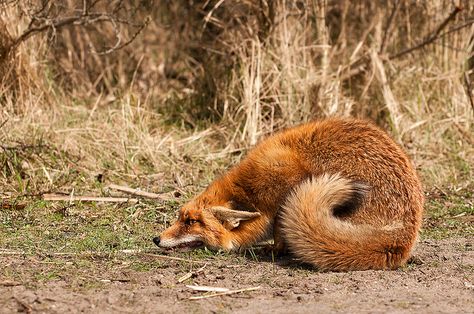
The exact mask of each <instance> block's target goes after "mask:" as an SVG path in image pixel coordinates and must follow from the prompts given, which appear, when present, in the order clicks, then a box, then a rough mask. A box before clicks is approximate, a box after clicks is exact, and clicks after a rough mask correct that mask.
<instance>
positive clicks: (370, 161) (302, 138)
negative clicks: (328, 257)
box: [247, 119, 423, 225]
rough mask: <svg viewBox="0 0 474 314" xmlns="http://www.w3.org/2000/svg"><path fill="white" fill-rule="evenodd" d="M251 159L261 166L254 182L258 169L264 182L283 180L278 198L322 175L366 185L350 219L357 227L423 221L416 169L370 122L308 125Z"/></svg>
mask: <svg viewBox="0 0 474 314" xmlns="http://www.w3.org/2000/svg"><path fill="white" fill-rule="evenodd" d="M247 159H248V160H249V162H250V164H251V163H257V164H259V165H258V166H256V167H255V169H253V170H252V171H253V173H254V177H255V173H256V172H258V171H259V169H260V170H261V171H262V176H267V177H272V176H273V178H278V180H280V189H281V191H278V194H279V195H282V194H285V191H284V190H285V189H288V188H291V186H292V185H295V183H297V181H299V180H304V179H305V178H307V177H309V176H315V177H317V176H320V175H322V174H336V173H339V174H341V175H342V176H343V177H345V178H348V179H351V180H354V181H357V182H360V183H362V184H365V185H367V188H368V192H367V194H366V197H365V198H364V199H363V200H362V203H361V205H360V207H359V208H357V210H356V211H354V212H351V213H348V214H350V215H348V216H347V219H350V220H351V221H353V222H357V223H368V222H370V223H371V224H380V225H383V224H385V223H386V222H387V221H393V220H404V221H406V222H408V223H412V224H414V225H419V223H420V221H421V211H422V206H423V193H422V189H421V184H420V182H419V179H418V177H417V174H416V171H415V169H414V168H413V166H412V165H411V162H410V160H409V158H408V157H407V155H406V154H405V153H404V152H403V150H402V149H401V148H400V147H399V146H398V145H397V144H396V143H395V142H394V141H393V140H392V139H391V138H390V137H389V136H388V135H387V134H386V133H385V132H383V131H382V130H380V129H379V128H377V127H376V126H374V125H372V124H371V123H369V122H366V121H361V120H353V119H329V120H324V121H316V122H311V123H308V124H304V125H301V126H298V127H296V128H292V129H288V130H286V131H283V132H280V133H278V134H276V135H275V136H272V137H269V138H268V139H266V140H264V141H263V142H262V143H261V144H260V145H258V146H257V147H256V148H255V150H254V151H253V152H251V153H250V154H249V157H248V158H247ZM278 159H280V160H281V161H282V162H281V163H280V164H279V163H278V162H276V160H278ZM275 165H277V166H275ZM278 165H281V167H278ZM288 165H291V167H289V166H288ZM251 168H254V167H251ZM275 172H283V174H281V173H275ZM285 172H286V173H285ZM272 173H273V174H272ZM289 180H290V181H291V182H289ZM257 185H258V182H257ZM263 185H264V184H263ZM263 188H264V189H267V190H268V189H269V188H270V186H266V187H263ZM257 189H258V188H257ZM275 189H278V188H277V187H275Z"/></svg>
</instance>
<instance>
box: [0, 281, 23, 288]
mask: <svg viewBox="0 0 474 314" xmlns="http://www.w3.org/2000/svg"><path fill="white" fill-rule="evenodd" d="M0 286H4V287H14V286H21V283H19V282H16V281H11V280H5V281H0Z"/></svg>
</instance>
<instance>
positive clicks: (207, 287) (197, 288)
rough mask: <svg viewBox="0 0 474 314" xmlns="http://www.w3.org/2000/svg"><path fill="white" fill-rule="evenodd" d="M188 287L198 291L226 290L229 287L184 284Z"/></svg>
mask: <svg viewBox="0 0 474 314" xmlns="http://www.w3.org/2000/svg"><path fill="white" fill-rule="evenodd" d="M186 287H188V288H189V289H192V290H194V291H200V292H228V291H229V288H221V287H209V286H195V285H186Z"/></svg>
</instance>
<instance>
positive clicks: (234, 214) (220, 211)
mask: <svg viewBox="0 0 474 314" xmlns="http://www.w3.org/2000/svg"><path fill="white" fill-rule="evenodd" d="M209 210H210V211H211V212H212V213H213V214H214V216H216V218H217V219H219V220H220V221H221V222H222V223H223V225H224V226H225V227H226V228H227V229H229V230H232V229H234V228H237V227H238V226H239V225H240V222H241V221H242V220H249V219H252V218H256V217H260V213H256V212H244V211H241V210H233V209H230V208H227V207H224V206H214V207H211V208H209Z"/></svg>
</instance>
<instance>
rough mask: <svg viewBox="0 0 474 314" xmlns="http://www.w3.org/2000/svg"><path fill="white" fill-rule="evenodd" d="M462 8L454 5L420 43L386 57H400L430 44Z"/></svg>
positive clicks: (391, 58)
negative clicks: (446, 15)
mask: <svg viewBox="0 0 474 314" xmlns="http://www.w3.org/2000/svg"><path fill="white" fill-rule="evenodd" d="M461 10H462V7H460V6H455V7H454V10H453V11H452V12H451V13H450V14H449V15H448V17H447V18H446V19H445V20H444V21H443V22H442V23H441V24H440V25H439V26H438V28H436V30H435V31H434V32H433V33H431V34H430V35H429V36H428V37H426V39H425V40H423V41H422V42H421V43H419V44H417V45H415V46H412V47H410V48H407V49H405V50H402V51H400V52H398V53H396V54H392V55H390V56H389V57H388V58H389V59H390V60H393V59H397V58H400V57H402V56H404V55H406V54H408V53H410V52H413V51H415V50H417V49H420V48H423V47H424V46H426V45H428V44H431V43H432V42H434V41H435V40H436V39H438V38H439V35H440V33H441V31H442V30H443V29H444V28H445V27H446V26H447V25H448V23H449V22H450V21H451V20H453V19H454V18H455V17H456V15H457V14H458V13H459V12H461Z"/></svg>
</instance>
